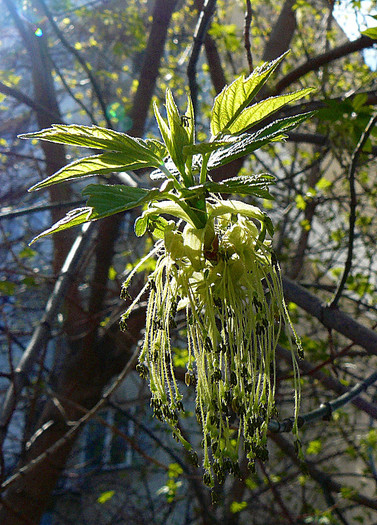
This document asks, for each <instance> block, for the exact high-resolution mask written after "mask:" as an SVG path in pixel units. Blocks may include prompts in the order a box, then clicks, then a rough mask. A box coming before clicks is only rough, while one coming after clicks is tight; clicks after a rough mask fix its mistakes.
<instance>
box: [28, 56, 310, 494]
mask: <svg viewBox="0 0 377 525" xmlns="http://www.w3.org/2000/svg"><path fill="white" fill-rule="evenodd" d="M284 56H285V55H283V56H282V57H279V58H278V59H276V60H275V61H273V62H270V63H266V64H264V65H263V66H261V67H260V68H257V69H255V70H254V72H253V73H252V74H251V75H250V76H249V77H247V78H245V77H244V76H241V77H239V78H237V79H236V80H235V81H234V82H233V83H232V84H230V85H229V86H226V87H225V88H224V90H223V91H222V92H221V93H220V94H219V95H218V96H217V97H216V98H215V101H214V104H213V108H212V112H211V120H210V129H211V138H210V140H209V141H208V142H202V143H198V144H197V143H196V141H195V120H194V111H193V107H192V103H191V99H190V97H188V102H187V110H186V113H185V114H184V115H181V114H180V112H179V110H178V108H177V106H176V104H175V101H174V98H173V95H172V93H171V92H170V91H169V90H167V93H166V114H167V119H164V118H163V117H162V116H161V114H160V112H159V109H158V107H157V105H156V104H155V108H154V109H155V116H156V120H157V123H158V126H159V129H160V132H161V136H162V139H163V141H159V140H156V139H145V140H143V139H139V138H134V137H131V136H129V135H126V134H124V133H119V132H116V131H113V130H108V129H104V128H99V127H96V126H93V127H87V126H62V125H55V126H53V127H52V128H50V129H46V130H42V131H40V132H37V133H31V134H28V135H26V136H24V137H27V138H40V139H42V140H48V141H52V142H58V143H63V144H72V145H75V146H83V147H87V148H88V147H89V148H95V149H96V150H98V149H102V150H103V153H100V154H95V155H92V156H90V157H84V158H82V159H79V160H76V161H74V162H72V163H71V164H69V165H67V166H65V167H64V168H62V169H60V170H59V171H58V172H57V173H55V174H54V175H52V176H51V177H49V178H47V179H45V180H44V181H42V182H40V183H38V184H37V185H35V186H34V187H33V188H32V189H33V190H35V189H39V188H44V187H47V186H50V185H52V184H56V183H58V182H62V181H65V180H72V179H76V178H78V177H83V176H88V175H96V174H101V175H105V174H107V173H112V172H117V171H119V172H122V171H126V170H133V169H139V168H144V169H145V168H155V171H154V173H153V174H152V175H151V176H153V177H154V178H157V179H163V182H162V183H161V186H160V187H159V188H143V187H129V186H125V185H106V184H91V185H89V186H87V187H86V188H85V189H84V190H83V195H85V196H88V202H87V206H86V207H82V208H78V209H76V210H73V211H70V212H69V213H68V214H67V215H66V217H64V218H63V219H62V220H60V221H59V222H57V223H56V224H55V225H53V226H52V227H51V228H49V229H48V230H46V231H45V232H43V233H42V234H40V235H39V236H38V237H37V238H39V237H43V236H44V235H48V234H50V233H53V232H56V231H61V230H64V229H66V228H70V227H71V226H76V225H78V224H82V223H84V222H87V221H94V220H98V219H101V218H103V217H108V216H110V215H112V214H115V213H118V212H122V211H125V210H129V209H132V208H135V207H137V206H141V205H146V209H145V211H144V212H143V214H142V215H141V217H139V218H138V219H137V221H136V223H135V233H136V235H138V236H142V235H143V234H144V233H145V232H146V231H149V232H152V233H153V235H154V236H155V238H156V244H155V247H154V248H153V250H152V252H151V254H149V255H152V254H157V262H156V267H155V270H154V271H153V272H152V273H151V275H150V276H149V278H148V283H147V285H146V287H148V289H149V300H148V306H147V315H146V328H145V338H144V344H143V347H142V350H141V353H140V359H139V364H138V367H137V368H138V371H139V372H140V374H141V375H142V376H143V377H146V378H149V384H150V390H151V395H152V401H151V402H152V406H153V409H154V413H155V415H156V417H158V418H159V419H161V420H164V421H166V422H167V423H168V424H169V425H170V427H171V428H172V429H173V434H174V436H175V437H176V438H177V439H178V440H179V441H181V442H182V443H183V445H184V446H185V447H186V448H187V449H188V450H189V451H191V452H192V447H191V445H190V444H189V443H188V442H187V441H186V440H185V439H184V437H183V435H182V433H181V432H180V429H179V425H178V421H179V413H180V412H181V411H183V392H184V390H183V389H184V388H185V387H183V389H182V387H179V386H178V382H177V379H176V377H175V371H174V350H173V348H172V342H171V337H172V329H173V327H175V323H176V319H177V316H179V318H180V319H181V318H182V315H183V314H184V316H185V319H186V328H185V330H186V334H187V349H188V358H187V371H186V376H185V380H186V385H188V387H194V388H195V391H196V417H197V420H198V422H199V424H200V426H201V428H202V432H203V448H204V469H205V474H204V480H205V482H206V483H207V484H208V485H210V486H212V485H213V484H214V479H215V477H216V479H217V481H218V482H222V481H224V479H225V475H226V474H227V473H228V472H231V473H233V474H237V473H238V471H239V466H238V457H239V451H240V448H241V447H244V449H245V451H246V454H247V457H248V459H249V462H250V464H251V466H252V465H253V461H254V459H255V458H260V459H266V458H267V448H266V437H267V429H268V423H269V421H270V419H271V417H272V416H273V414H274V413H275V395H274V394H275V349H276V345H277V343H278V340H279V336H280V334H281V331H282V330H284V331H285V333H287V335H288V337H289V333H290V334H291V335H292V334H293V339H295V346H296V350H295V349H294V345H293V344H291V345H290V346H291V351H292V365H293V378H294V390H295V417H296V423H295V424H294V428H293V430H294V431H295V432H297V415H298V408H299V397H300V394H299V378H298V369H297V364H296V353H297V351H298V353H300V351H301V347H300V343H299V341H298V339H297V337H296V335H295V332H294V329H293V327H292V325H291V322H290V319H289V315H288V311H287V308H286V306H285V303H284V297H283V291H282V283H281V277H280V271H279V266H278V263H277V260H276V258H275V256H274V253H273V251H272V248H271V239H272V236H273V226H272V223H271V221H270V219H269V218H268V216H267V215H266V214H265V213H264V212H262V211H261V210H260V209H259V208H258V207H256V206H252V205H250V204H246V203H244V202H241V201H239V200H233V199H229V200H228V199H225V195H234V194H237V195H245V196H252V197H262V198H264V199H270V198H272V197H271V195H270V193H269V190H268V187H269V185H270V184H272V183H273V182H274V178H273V177H271V176H270V175H266V174H258V175H251V176H241V177H234V178H229V179H226V180H224V181H222V182H214V181H213V180H212V179H211V177H210V171H211V170H212V169H214V168H217V167H219V166H223V165H225V164H228V163H229V162H232V161H233V160H235V159H237V158H240V157H243V156H245V155H248V154H250V153H252V152H253V151H255V150H256V149H258V148H260V147H262V146H264V145H266V144H269V143H271V142H274V141H277V140H281V139H284V137H285V136H286V135H285V133H286V132H288V131H290V130H291V129H293V128H294V127H295V126H297V125H298V124H299V123H301V122H303V121H304V120H306V119H307V118H309V117H310V116H311V115H312V113H304V114H300V115H293V116H290V117H286V118H282V119H280V120H275V121H272V122H271V123H270V124H268V125H266V126H265V127H263V126H259V129H258V130H257V131H255V132H253V131H252V128H253V126H255V125H256V124H260V123H261V122H262V121H263V120H264V119H265V118H267V117H270V116H271V115H272V114H273V113H275V112H276V111H278V110H280V109H281V108H283V107H284V106H285V105H287V104H288V103H289V102H292V101H295V100H297V99H299V98H301V97H304V96H306V95H308V94H309V93H310V92H311V89H302V90H300V91H297V92H295V93H289V94H284V95H280V96H276V97H271V98H268V99H266V100H261V101H259V102H256V103H252V101H253V99H254V98H255V96H256V95H257V93H258V92H259V91H260V89H261V88H262V86H263V85H264V84H265V82H266V81H267V79H268V78H269V76H270V75H271V74H272V73H273V71H274V70H275V69H276V68H277V66H278V65H279V64H280V62H281V61H282V59H283V58H284ZM166 217H167V218H166ZM172 219H174V220H172ZM268 236H269V237H268ZM34 240H36V239H34ZM137 268H138V267H136V268H135V269H134V271H133V272H132V274H131V275H130V276H129V278H128V279H127V282H126V283H125V285H124V288H123V293H124V295H125V294H126V290H127V286H128V284H129V282H130V280H131V278H132V276H133V275H134V274H135V272H136V271H137ZM145 290H146V288H144V289H143V290H142V291H141V292H140V294H139V295H138V297H137V298H136V299H135V300H134V301H133V303H132V304H131V306H130V307H129V309H128V311H127V312H126V313H125V314H124V315H123V317H122V325H123V326H125V324H126V320H127V317H128V315H129V314H130V312H131V311H132V309H133V307H134V306H135V305H136V304H137V303H138V301H139V300H140V297H141V296H142V294H143V293H145ZM286 328H287V329H288V330H285V329H286Z"/></svg>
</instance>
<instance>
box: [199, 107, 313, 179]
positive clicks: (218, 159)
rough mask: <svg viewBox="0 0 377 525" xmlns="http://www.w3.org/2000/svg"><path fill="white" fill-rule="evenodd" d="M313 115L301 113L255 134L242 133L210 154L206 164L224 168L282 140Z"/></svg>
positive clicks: (275, 122) (276, 122)
mask: <svg viewBox="0 0 377 525" xmlns="http://www.w3.org/2000/svg"><path fill="white" fill-rule="evenodd" d="M313 115H314V112H309V113H302V114H300V115H295V116H293V117H287V118H284V119H279V120H276V121H274V122H273V123H272V124H269V125H268V126H266V127H264V128H262V129H261V130H259V131H257V132H255V133H251V134H249V133H244V134H243V135H241V136H240V137H238V140H237V141H236V142H234V143H232V145H231V146H230V147H223V148H220V149H218V150H217V151H216V152H214V153H212V155H211V157H210V160H209V162H208V168H209V169H213V168H217V167H218V166H224V165H225V164H228V163H229V162H232V161H233V160H235V159H238V158H239V157H243V156H245V155H249V154H250V153H252V152H253V151H255V150H257V149H259V148H261V147H262V146H265V145H266V144H269V143H270V142H275V141H278V140H282V139H284V138H285V137H286V135H285V133H286V132H288V131H290V130H291V129H293V128H295V127H296V126H298V125H299V124H300V123H301V122H303V121H305V120H307V119H308V118H310V117H311V116H313Z"/></svg>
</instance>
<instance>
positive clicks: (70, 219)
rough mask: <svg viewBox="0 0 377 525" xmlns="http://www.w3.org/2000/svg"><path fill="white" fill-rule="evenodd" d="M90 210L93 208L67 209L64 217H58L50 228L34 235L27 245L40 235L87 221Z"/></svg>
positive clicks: (44, 235) (49, 233)
mask: <svg viewBox="0 0 377 525" xmlns="http://www.w3.org/2000/svg"><path fill="white" fill-rule="evenodd" d="M92 211H93V209H92V208H89V207H84V208H76V209H75V210H71V211H69V212H68V213H67V214H66V216H65V217H63V218H62V219H60V221H58V222H56V223H55V224H53V225H52V226H51V227H50V228H48V229H47V230H45V231H43V232H42V233H40V234H39V235H37V236H36V237H34V239H33V240H32V241H31V242H30V243H29V245H30V244H33V243H34V242H35V241H37V240H38V239H41V238H42V237H46V236H47V235H51V234H52V233H57V232H60V231H63V230H67V229H68V228H73V227H74V226H79V225H80V224H84V222H88V220H89V217H90V215H91V213H92Z"/></svg>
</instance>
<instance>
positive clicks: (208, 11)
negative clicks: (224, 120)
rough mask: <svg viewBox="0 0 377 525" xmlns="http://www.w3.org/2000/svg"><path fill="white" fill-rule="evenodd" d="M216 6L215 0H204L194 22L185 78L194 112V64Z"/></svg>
mask: <svg viewBox="0 0 377 525" xmlns="http://www.w3.org/2000/svg"><path fill="white" fill-rule="evenodd" d="M215 8H216V0H205V2H204V5H203V8H202V10H201V12H200V15H199V19H198V23H197V24H196V28H195V33H194V37H193V39H194V43H193V46H192V50H191V54H190V60H189V63H188V65H187V78H188V82H189V87H190V94H191V99H192V104H193V107H194V113H196V109H197V105H198V83H197V80H196V66H197V63H198V60H199V55H200V51H201V48H202V46H203V43H204V39H205V36H206V33H207V30H208V27H209V24H210V21H211V18H212V15H213V13H214V12H215Z"/></svg>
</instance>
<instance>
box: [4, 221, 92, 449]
mask: <svg viewBox="0 0 377 525" xmlns="http://www.w3.org/2000/svg"><path fill="white" fill-rule="evenodd" d="M93 229H94V227H93V225H92V224H89V223H86V224H84V225H83V227H82V230H81V235H79V236H78V237H77V238H76V240H75V242H74V243H73V245H72V248H71V250H70V252H69V254H68V256H67V258H66V261H65V263H64V265H63V267H62V270H61V273H60V276H59V278H58V280H57V281H56V284H55V286H54V289H53V292H52V294H51V295H50V297H49V299H48V301H47V304H46V308H45V312H44V314H43V316H42V319H41V321H40V323H39V324H38V326H37V328H36V329H35V331H34V333H33V336H32V338H31V340H30V343H29V344H28V346H27V348H26V350H25V352H24V353H23V354H22V358H21V359H20V362H19V364H18V365H17V368H16V370H15V373H14V381H13V383H12V384H11V386H10V387H9V389H8V391H7V394H6V396H5V400H4V404H3V406H2V409H1V413H0V443H1V444H2V443H3V442H4V439H5V436H6V433H7V429H8V425H9V423H10V420H11V417H12V412H13V410H14V407H15V405H16V403H17V400H18V398H19V396H20V394H21V391H22V389H23V387H24V386H25V385H26V383H27V381H28V377H29V373H30V371H31V369H32V367H33V364H34V362H35V359H36V356H37V355H38V353H39V351H40V348H41V347H42V344H43V342H44V341H46V339H47V338H48V337H49V334H50V324H51V323H52V321H53V320H54V318H55V316H56V314H57V312H58V309H59V307H60V304H61V302H62V301H63V299H64V296H65V293H66V291H67V289H68V288H69V286H70V285H71V284H72V277H73V276H74V275H75V273H76V272H77V268H78V267H79V264H80V261H81V257H82V255H83V254H84V253H85V250H86V248H87V246H88V243H89V241H90V238H91V232H92V231H93Z"/></svg>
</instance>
